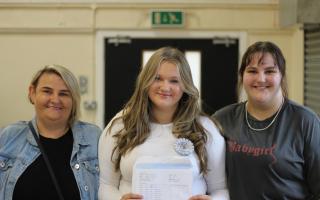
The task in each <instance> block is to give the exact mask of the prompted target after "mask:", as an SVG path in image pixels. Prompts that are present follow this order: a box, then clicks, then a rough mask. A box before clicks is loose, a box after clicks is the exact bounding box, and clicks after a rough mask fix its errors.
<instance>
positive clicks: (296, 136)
mask: <svg viewBox="0 0 320 200" xmlns="http://www.w3.org/2000/svg"><path fill="white" fill-rule="evenodd" d="M213 117H214V118H216V119H217V120H218V122H220V124H221V125H222V128H223V131H222V132H223V134H224V136H225V138H226V140H227V157H226V164H227V175H228V187H229V192H230V197H231V199H235V200H258V199H268V200H271V199H272V200H275V199H277V200H282V199H283V200H284V199H290V200H292V199H319V198H320V121H319V118H318V116H317V115H316V114H315V113H314V112H312V111H311V110H309V109H307V108H306V107H303V106H300V105H298V104H296V103H294V102H292V101H290V100H285V102H284V104H283V107H282V108H281V110H280V112H279V115H278V116H277V118H276V120H275V121H274V123H273V124H272V125H271V126H270V127H269V128H267V129H266V130H263V131H254V130H252V129H250V128H249V127H248V125H247V122H246V118H245V103H239V104H233V105H229V106H227V107H225V108H222V109H221V110H219V111H217V112H216V113H215V114H214V115H213ZM274 117H275V115H274V116H271V117H270V118H268V119H266V120H264V121H258V120H256V119H254V118H253V117H252V116H250V115H248V121H249V123H250V125H251V126H252V127H254V128H263V127H266V126H267V125H268V124H270V122H271V121H272V119H273V118H274Z"/></svg>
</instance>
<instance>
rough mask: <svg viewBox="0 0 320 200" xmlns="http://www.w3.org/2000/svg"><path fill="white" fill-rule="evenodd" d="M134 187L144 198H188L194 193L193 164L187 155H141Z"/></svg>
mask: <svg viewBox="0 0 320 200" xmlns="http://www.w3.org/2000/svg"><path fill="white" fill-rule="evenodd" d="M132 188H133V191H132V192H134V193H138V194H141V195H143V197H144V200H168V199H174V200H186V199H188V198H189V197H190V196H191V195H192V165H191V162H190V160H189V159H188V158H187V157H141V158H139V159H138V160H137V161H136V163H135V165H134V168H133V177H132Z"/></svg>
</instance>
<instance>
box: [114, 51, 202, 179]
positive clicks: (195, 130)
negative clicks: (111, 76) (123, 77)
mask: <svg viewBox="0 0 320 200" xmlns="http://www.w3.org/2000/svg"><path fill="white" fill-rule="evenodd" d="M163 62H171V63H174V64H175V65H176V66H177V68H178V71H179V74H180V77H181V83H182V88H183V90H184V93H183V95H182V98H181V99H180V101H179V104H178V107H177V109H176V111H175V113H174V116H173V130H172V132H173V134H174V135H175V136H176V137H177V138H187V139H189V140H191V141H192V142H193V144H194V147H195V152H196V153H197V155H198V157H199V161H200V169H201V172H204V173H206V172H207V152H206V149H205V144H206V142H207V133H206V130H205V129H204V128H203V126H202V125H201V124H200V123H199V122H198V120H199V116H200V115H203V113H202V111H201V109H200V102H199V91H198V89H197V88H196V87H195V85H194V83H193V80H192V74H191V69H190V66H189V64H188V62H187V60H186V58H185V56H184V54H183V53H182V52H181V51H179V50H178V49H176V48H172V47H163V48H160V49H158V50H157V51H156V52H155V53H154V54H153V55H152V56H151V57H150V59H149V60H148V62H147V63H146V65H145V66H144V67H143V69H142V70H141V72H140V73H139V75H138V78H137V81H136V86H135V90H134V92H133V95H132V96H131V98H130V99H129V101H128V102H127V104H126V105H125V106H124V108H123V110H122V115H121V116H120V117H118V118H115V119H114V120H113V122H111V126H110V127H109V130H111V128H112V125H113V123H114V122H115V121H116V120H121V121H122V122H123V124H124V128H123V129H122V130H120V131H119V132H117V133H116V134H115V135H114V137H115V138H116V140H117V144H116V146H115V148H114V149H113V152H112V157H111V159H112V160H113V161H114V162H115V168H116V170H119V168H120V161H121V157H122V156H124V155H125V154H126V153H128V152H130V151H131V150H132V149H133V148H135V147H136V146H138V145H140V144H142V143H143V142H144V141H145V140H146V139H147V138H148V136H149V135H150V127H149V125H150V112H151V106H152V105H151V102H150V100H149V97H148V91H149V88H150V85H151V84H152V83H153V81H154V80H155V77H156V75H157V70H158V68H159V66H160V65H161V64H162V63H163ZM115 152H117V153H115Z"/></svg>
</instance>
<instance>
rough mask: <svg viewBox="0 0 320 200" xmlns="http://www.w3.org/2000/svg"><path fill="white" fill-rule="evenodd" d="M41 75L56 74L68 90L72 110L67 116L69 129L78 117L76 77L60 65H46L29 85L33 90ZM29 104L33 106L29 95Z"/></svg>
mask: <svg viewBox="0 0 320 200" xmlns="http://www.w3.org/2000/svg"><path fill="white" fill-rule="evenodd" d="M43 74H56V75H58V76H59V77H60V78H61V79H62V80H63V81H64V83H65V84H66V86H67V88H68V90H69V91H70V94H71V99H72V108H71V114H70V116H69V120H68V124H69V126H70V127H72V125H73V124H74V122H75V121H77V120H78V119H79V117H80V89H79V84H78V82H77V79H76V77H75V76H74V75H73V73H72V72H71V71H69V70H68V69H67V68H65V67H63V66H60V65H55V64H53V65H47V66H45V67H43V68H42V69H40V70H39V71H38V72H37V73H36V74H35V75H34V77H33V78H32V80H31V82H30V85H31V86H33V87H34V88H37V86H38V82H39V79H40V77H41V76H42V75H43ZM28 98H29V101H30V103H32V104H33V102H32V100H31V98H30V94H29V96H28Z"/></svg>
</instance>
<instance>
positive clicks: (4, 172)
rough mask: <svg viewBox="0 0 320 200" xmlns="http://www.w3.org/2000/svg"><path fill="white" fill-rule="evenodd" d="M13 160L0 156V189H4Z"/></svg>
mask: <svg viewBox="0 0 320 200" xmlns="http://www.w3.org/2000/svg"><path fill="white" fill-rule="evenodd" d="M13 163H14V160H13V159H11V158H9V157H6V156H3V155H1V154H0V188H4V186H5V184H6V182H7V181H8V177H9V173H10V170H11V168H12V166H13Z"/></svg>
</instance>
